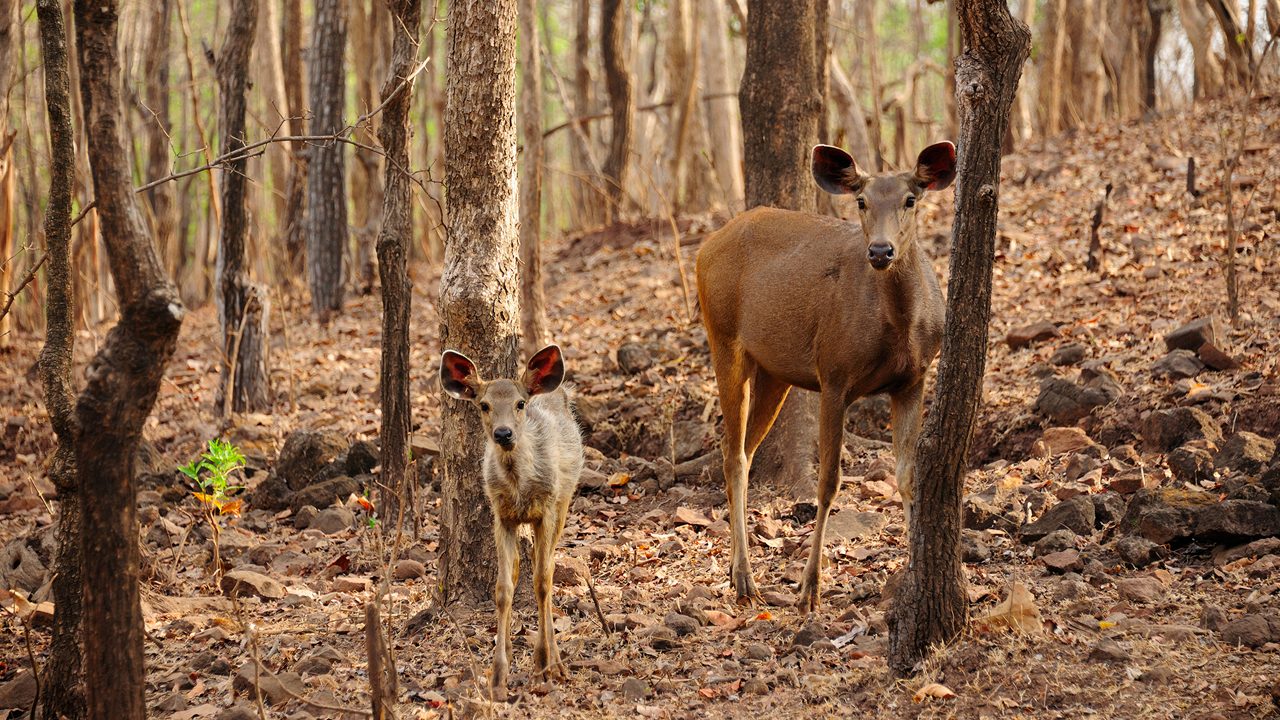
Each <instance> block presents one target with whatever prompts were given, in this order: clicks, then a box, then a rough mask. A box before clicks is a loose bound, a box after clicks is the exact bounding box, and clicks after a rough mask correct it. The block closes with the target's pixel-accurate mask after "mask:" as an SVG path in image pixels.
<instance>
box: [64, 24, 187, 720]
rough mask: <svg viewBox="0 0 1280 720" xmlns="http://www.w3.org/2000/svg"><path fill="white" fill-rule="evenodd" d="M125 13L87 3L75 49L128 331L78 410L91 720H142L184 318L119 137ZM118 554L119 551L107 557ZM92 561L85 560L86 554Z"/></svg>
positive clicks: (98, 364)
mask: <svg viewBox="0 0 1280 720" xmlns="http://www.w3.org/2000/svg"><path fill="white" fill-rule="evenodd" d="M117 17H118V8H117V7H116V3H115V2H113V1H112V0H77V2H76V41H77V42H76V45H77V49H78V50H79V53H80V63H79V64H80V73H81V76H80V82H81V94H82V96H83V102H84V109H85V121H86V124H87V127H88V131H89V132H88V137H89V142H88V151H89V158H90V167H91V169H92V173H93V187H94V197H95V198H96V199H97V201H98V214H99V217H100V218H101V224H102V238H103V242H104V244H105V246H106V250H107V258H108V262H109V264H110V267H111V276H112V279H113V280H114V282H115V286H116V295H117V297H118V299H119V302H118V304H119V307H120V322H119V323H118V324H117V325H116V326H115V327H113V328H112V329H111V331H110V332H109V333H108V335H107V338H106V341H105V343H104V344H103V346H102V349H101V350H99V352H98V354H97V355H96V356H95V357H94V359H93V361H92V362H91V363H90V364H89V368H88V370H86V372H85V375H86V378H87V380H88V384H87V385H86V387H85V389H84V392H82V393H81V394H80V398H79V400H78V402H77V404H76V417H77V419H78V421H79V431H78V432H77V433H76V450H75V455H76V465H77V468H78V471H79V484H80V499H81V524H80V537H81V542H82V544H83V546H84V550H88V549H92V551H93V555H94V561H93V562H92V563H84V566H83V575H84V576H83V581H84V596H83V597H84V625H83V627H84V633H83V635H84V667H85V688H86V695H85V696H86V701H87V707H88V717H90V718H95V719H96V718H102V719H103V720H106V719H108V718H110V719H112V720H142V718H144V717H145V716H146V705H145V702H144V699H143V693H144V691H145V689H146V687H145V681H146V674H145V670H144V667H143V654H142V642H143V625H142V608H141V605H140V603H139V596H138V575H139V559H140V558H139V555H140V553H139V548H138V521H137V504H136V497H135V487H134V477H133V475H134V455H135V450H136V449H137V446H138V442H139V440H140V439H141V437H142V425H143V423H144V422H145V421H146V419H147V416H148V415H149V414H150V413H151V408H152V406H153V405H154V403H155V399H156V395H157V394H158V392H159V390H160V381H161V379H162V378H163V376H164V367H165V364H166V363H167V362H168V360H169V357H170V356H171V355H172V354H173V350H174V347H175V346H176V344H177V340H178V331H179V329H180V328H181V325H182V316H183V314H184V310H183V307H182V301H181V300H180V299H179V298H178V293H177V291H176V290H175V289H174V287H173V285H172V284H171V283H170V282H169V280H168V277H167V276H166V275H165V272H164V266H163V264H162V263H161V262H160V257H159V254H158V253H157V252H156V248H155V244H154V243H153V242H152V240H151V238H150V237H149V236H148V235H147V227H146V223H145V222H144V221H143V218H142V213H141V212H140V211H139V209H138V206H137V204H136V200H135V199H134V198H135V196H134V192H133V183H132V174H131V172H130V167H129V165H130V163H129V156H128V154H127V153H126V152H125V147H126V143H125V138H124V137H123V136H122V131H121V128H122V126H123V125H124V112H123V108H122V106H121V102H120V67H119V61H118V51H117V47H116V36H117ZM101 548H109V549H110V551H109V552H100V550H101ZM84 550H82V552H83V551H84Z"/></svg>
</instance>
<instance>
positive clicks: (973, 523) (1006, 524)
mask: <svg viewBox="0 0 1280 720" xmlns="http://www.w3.org/2000/svg"><path fill="white" fill-rule="evenodd" d="M964 526H965V528H966V529H968V530H1003V531H1004V532H1007V533H1012V532H1013V531H1014V530H1016V529H1017V521H1016V520H1014V519H1012V518H1011V517H1009V514H1008V513H1006V512H1005V510H1004V508H1002V507H1000V506H999V505H996V504H995V503H994V502H992V501H991V500H990V499H989V498H987V497H984V496H983V494H981V493H979V494H974V495H966V496H965V498H964Z"/></svg>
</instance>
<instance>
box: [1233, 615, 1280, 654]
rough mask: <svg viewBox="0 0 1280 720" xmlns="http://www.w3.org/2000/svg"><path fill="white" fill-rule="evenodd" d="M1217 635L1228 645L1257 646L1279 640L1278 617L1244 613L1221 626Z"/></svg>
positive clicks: (1279, 622) (1279, 619) (1279, 626)
mask: <svg viewBox="0 0 1280 720" xmlns="http://www.w3.org/2000/svg"><path fill="white" fill-rule="evenodd" d="M1219 635H1220V636H1221V637H1222V642H1224V643H1227V644H1228V645H1245V646H1247V647H1251V648H1259V647H1262V646H1263V645H1266V644H1267V643H1269V642H1276V641H1277V640H1280V617H1277V616H1274V615H1272V616H1264V615H1245V616H1244V617H1242V618H1240V619H1239V620H1233V621H1231V622H1229V623H1227V624H1226V625H1225V626H1223V628H1222V630H1221V632H1220V633H1219Z"/></svg>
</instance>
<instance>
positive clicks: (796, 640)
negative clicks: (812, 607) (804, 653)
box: [791, 624, 827, 647]
mask: <svg viewBox="0 0 1280 720" xmlns="http://www.w3.org/2000/svg"><path fill="white" fill-rule="evenodd" d="M826 639H827V634H826V633H825V632H823V631H822V627H821V626H819V625H813V624H809V625H805V626H804V627H802V628H800V629H799V630H797V631H796V634H795V637H793V638H792V639H791V645H792V646H793V647H796V646H801V647H808V646H810V645H812V644H814V643H816V642H818V641H819V640H826Z"/></svg>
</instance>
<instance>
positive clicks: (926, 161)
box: [915, 140, 956, 190]
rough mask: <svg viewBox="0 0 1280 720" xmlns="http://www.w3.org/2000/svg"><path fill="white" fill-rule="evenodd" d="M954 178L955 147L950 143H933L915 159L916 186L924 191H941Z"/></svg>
mask: <svg viewBox="0 0 1280 720" xmlns="http://www.w3.org/2000/svg"><path fill="white" fill-rule="evenodd" d="M955 177H956V146H955V145H953V144H952V143H951V142H950V141H946V140H944V141H942V142H940V143H934V144H933V145H930V146H929V147H927V148H925V149H924V150H921V151H920V156H919V157H917V158H916V172H915V181H916V184H917V185H919V186H920V187H922V188H924V189H925V190H942V189H944V188H946V187H947V186H948V185H950V184H951V181H952V180H954V179H955Z"/></svg>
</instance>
